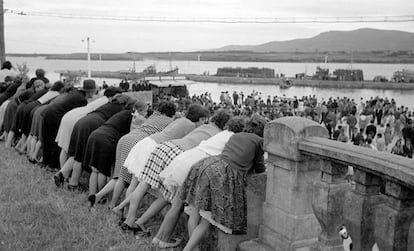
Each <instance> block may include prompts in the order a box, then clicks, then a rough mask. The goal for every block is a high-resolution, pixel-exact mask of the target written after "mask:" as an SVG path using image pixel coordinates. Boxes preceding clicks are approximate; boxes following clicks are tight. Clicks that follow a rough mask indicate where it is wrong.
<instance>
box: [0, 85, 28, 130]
mask: <svg viewBox="0 0 414 251" xmlns="http://www.w3.org/2000/svg"><path fill="white" fill-rule="evenodd" d="M33 93H34V92H33V90H25V91H23V92H22V93H20V94H19V95H15V97H13V98H12V100H10V103H9V105H8V106H7V108H6V111H5V112H4V122H3V128H4V131H6V132H8V131H11V130H12V129H13V126H14V123H15V122H16V121H15V120H16V112H17V108H18V107H19V105H20V104H21V103H23V102H24V101H26V100H28V99H29V98H30V97H31V96H32V95H33Z"/></svg>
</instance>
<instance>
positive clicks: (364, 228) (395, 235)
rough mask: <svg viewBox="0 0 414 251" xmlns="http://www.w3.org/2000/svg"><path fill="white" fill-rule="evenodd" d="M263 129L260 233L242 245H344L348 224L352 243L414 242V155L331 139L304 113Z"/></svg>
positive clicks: (408, 245)
mask: <svg viewBox="0 0 414 251" xmlns="http://www.w3.org/2000/svg"><path fill="white" fill-rule="evenodd" d="M264 137H265V142H264V148H265V151H267V152H268V154H269V159H268V162H269V163H268V168H267V182H266V183H267V184H266V194H265V201H264V203H263V207H262V210H263V211H262V217H261V222H260V223H259V224H258V225H259V232H258V238H256V239H253V240H250V241H245V242H242V243H241V244H240V245H239V248H240V249H241V250H303V251H304V250H343V247H342V239H341V238H340V236H339V234H338V232H339V229H340V227H341V226H342V225H344V226H345V227H346V228H347V229H348V232H349V234H350V236H351V238H352V241H353V250H372V248H373V247H374V246H376V247H378V249H379V250H381V251H383V250H414V245H413V240H414V238H413V237H414V234H413V232H414V231H413V230H411V231H410V229H413V228H414V227H413V226H412V225H414V224H412V222H413V218H414V191H413V190H414V161H413V160H412V159H408V158H403V157H400V156H396V155H392V154H389V153H386V152H378V151H374V150H371V149H368V148H363V147H358V146H353V145H350V144H345V143H341V142H337V141H332V140H329V139H328V138H327V137H328V132H327V131H326V129H325V128H324V127H322V126H321V125H319V124H317V123H315V122H313V121H310V120H307V119H303V118H299V117H285V118H280V119H277V120H274V121H272V122H270V123H269V124H268V125H267V126H266V129H265V136H264ZM349 166H352V167H353V170H354V173H353V176H352V177H351V179H352V182H350V180H349V179H346V178H347V174H349V173H348V167H349ZM259 210H260V209H259ZM249 217H250V216H249Z"/></svg>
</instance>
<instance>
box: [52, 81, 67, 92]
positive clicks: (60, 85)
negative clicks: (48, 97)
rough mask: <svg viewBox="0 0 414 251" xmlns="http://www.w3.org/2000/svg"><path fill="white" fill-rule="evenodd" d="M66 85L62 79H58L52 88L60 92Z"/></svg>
mask: <svg viewBox="0 0 414 251" xmlns="http://www.w3.org/2000/svg"><path fill="white" fill-rule="evenodd" d="M64 87H65V84H64V83H63V82H62V81H56V82H55V83H54V84H53V86H52V88H51V89H50V90H51V91H57V92H60V91H61V90H62V89H63V88H64Z"/></svg>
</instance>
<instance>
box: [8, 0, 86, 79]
mask: <svg viewBox="0 0 414 251" xmlns="http://www.w3.org/2000/svg"><path fill="white" fill-rule="evenodd" d="M0 1H2V0H0ZM91 41H92V42H94V41H93V39H91V38H90V37H87V38H86V44H87V45H86V46H87V50H88V78H91V45H90V44H91ZM82 42H85V39H82Z"/></svg>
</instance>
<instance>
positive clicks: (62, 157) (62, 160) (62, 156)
mask: <svg viewBox="0 0 414 251" xmlns="http://www.w3.org/2000/svg"><path fill="white" fill-rule="evenodd" d="M67 160H68V153H67V152H66V151H65V150H63V149H61V151H60V154H59V163H60V168H63V165H65V162H66V161H67Z"/></svg>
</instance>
